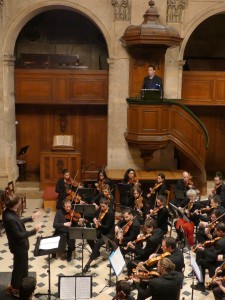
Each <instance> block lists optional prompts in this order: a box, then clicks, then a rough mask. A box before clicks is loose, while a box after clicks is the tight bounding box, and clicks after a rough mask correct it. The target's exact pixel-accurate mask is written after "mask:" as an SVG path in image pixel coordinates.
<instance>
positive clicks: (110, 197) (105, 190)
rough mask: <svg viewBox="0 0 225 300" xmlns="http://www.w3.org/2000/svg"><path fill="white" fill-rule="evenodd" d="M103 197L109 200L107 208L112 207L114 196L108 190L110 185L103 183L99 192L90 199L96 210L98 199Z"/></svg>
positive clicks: (98, 203)
mask: <svg viewBox="0 0 225 300" xmlns="http://www.w3.org/2000/svg"><path fill="white" fill-rule="evenodd" d="M102 198H105V199H107V200H108V202H109V208H110V209H111V210H113V209H114V197H113V195H112V194H111V191H110V186H109V185H108V184H103V185H102V187H101V190H100V192H99V194H97V195H96V196H95V197H94V198H93V199H92V204H94V205H95V208H96V210H97V209H98V208H99V205H100V199H102Z"/></svg>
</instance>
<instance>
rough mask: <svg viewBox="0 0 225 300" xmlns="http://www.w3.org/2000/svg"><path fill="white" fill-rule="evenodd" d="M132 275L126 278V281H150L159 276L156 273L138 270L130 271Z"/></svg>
mask: <svg viewBox="0 0 225 300" xmlns="http://www.w3.org/2000/svg"><path fill="white" fill-rule="evenodd" d="M132 272H133V274H132V275H131V276H128V277H127V279H133V278H139V279H142V280H145V279H148V280H149V279H150V278H153V277H160V276H161V275H160V274H159V273H158V272H156V271H153V270H152V271H139V270H138V268H135V269H133V270H132Z"/></svg>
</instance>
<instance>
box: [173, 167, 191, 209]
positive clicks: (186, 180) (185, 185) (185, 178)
mask: <svg viewBox="0 0 225 300" xmlns="http://www.w3.org/2000/svg"><path fill="white" fill-rule="evenodd" d="M190 178H191V176H190V174H189V173H188V172H186V171H184V172H183V173H182V179H179V180H178V181H177V183H176V184H175V186H174V192H175V199H173V200H172V201H171V203H172V204H173V205H175V206H180V207H184V206H185V205H186V204H187V198H186V192H187V191H188V190H189V189H193V188H194V186H193V182H192V181H191V180H190ZM176 191H181V192H183V194H182V195H183V197H182V199H181V198H176Z"/></svg>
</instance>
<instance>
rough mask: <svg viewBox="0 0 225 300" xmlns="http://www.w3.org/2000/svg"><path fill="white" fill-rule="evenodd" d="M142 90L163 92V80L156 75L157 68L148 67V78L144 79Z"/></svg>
mask: <svg viewBox="0 0 225 300" xmlns="http://www.w3.org/2000/svg"><path fill="white" fill-rule="evenodd" d="M142 89H149V90H159V91H161V93H162V91H163V86H162V80H161V78H160V77H159V76H156V75H155V67H154V66H152V65H150V66H149V67H148V76H147V77H145V78H144V81H143V84H142Z"/></svg>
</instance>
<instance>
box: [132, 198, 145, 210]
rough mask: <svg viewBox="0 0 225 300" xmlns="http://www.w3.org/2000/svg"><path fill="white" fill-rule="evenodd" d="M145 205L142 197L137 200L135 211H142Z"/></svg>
mask: <svg viewBox="0 0 225 300" xmlns="http://www.w3.org/2000/svg"><path fill="white" fill-rule="evenodd" d="M143 205H144V204H143V197H142V196H141V195H140V196H139V197H138V198H137V199H135V206H134V209H137V210H138V209H142V207H143Z"/></svg>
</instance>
